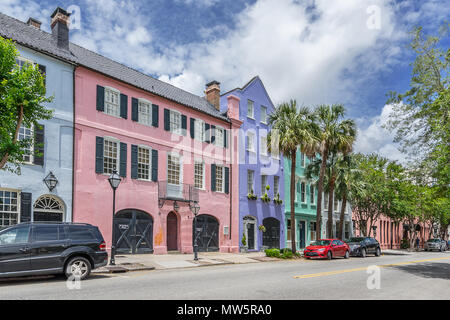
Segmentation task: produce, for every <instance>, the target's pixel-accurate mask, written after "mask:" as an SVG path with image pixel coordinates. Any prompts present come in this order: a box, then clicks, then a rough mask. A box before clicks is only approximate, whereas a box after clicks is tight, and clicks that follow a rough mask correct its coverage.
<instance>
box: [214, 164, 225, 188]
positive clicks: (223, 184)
mask: <svg viewBox="0 0 450 320" xmlns="http://www.w3.org/2000/svg"><path fill="white" fill-rule="evenodd" d="M219 171H221V174H222V185H221V186H220V187H221V189H222V190H218V188H217V186H218V185H220V184H218V183H217V180H218V179H217V176H218V175H217V173H218V172H219ZM215 184H216V191H215V192H219V193H225V167H223V166H221V165H216V181H215Z"/></svg>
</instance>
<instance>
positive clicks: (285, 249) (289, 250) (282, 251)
mask: <svg viewBox="0 0 450 320" xmlns="http://www.w3.org/2000/svg"><path fill="white" fill-rule="evenodd" d="M286 252H290V253H292V249H291V248H283V249H281V250H280V253H281V254H284V253H286Z"/></svg>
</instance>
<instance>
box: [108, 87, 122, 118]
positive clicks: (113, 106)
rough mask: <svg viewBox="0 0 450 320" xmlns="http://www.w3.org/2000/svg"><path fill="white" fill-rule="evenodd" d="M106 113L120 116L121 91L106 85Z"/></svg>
mask: <svg viewBox="0 0 450 320" xmlns="http://www.w3.org/2000/svg"><path fill="white" fill-rule="evenodd" d="M104 110H105V113H106V114H109V115H111V116H115V117H120V91H119V90H117V89H114V88H110V87H105V109H104Z"/></svg>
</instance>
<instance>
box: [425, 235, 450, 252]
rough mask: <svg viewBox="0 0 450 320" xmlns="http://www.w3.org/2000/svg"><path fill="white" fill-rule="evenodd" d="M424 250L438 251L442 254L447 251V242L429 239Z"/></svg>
mask: <svg viewBox="0 0 450 320" xmlns="http://www.w3.org/2000/svg"><path fill="white" fill-rule="evenodd" d="M424 249H425V251H433V250H438V251H441V252H442V251H445V250H447V242H446V241H445V240H442V239H439V238H434V239H429V240H428V241H427V242H425V246H424Z"/></svg>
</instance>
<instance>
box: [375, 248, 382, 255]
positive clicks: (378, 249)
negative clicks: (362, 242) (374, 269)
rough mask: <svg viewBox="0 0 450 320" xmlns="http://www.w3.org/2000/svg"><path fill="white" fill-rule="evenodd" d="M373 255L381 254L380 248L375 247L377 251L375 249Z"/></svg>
mask: <svg viewBox="0 0 450 320" xmlns="http://www.w3.org/2000/svg"><path fill="white" fill-rule="evenodd" d="M375 256H376V257H379V256H381V250H380V248H377V251H375Z"/></svg>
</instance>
